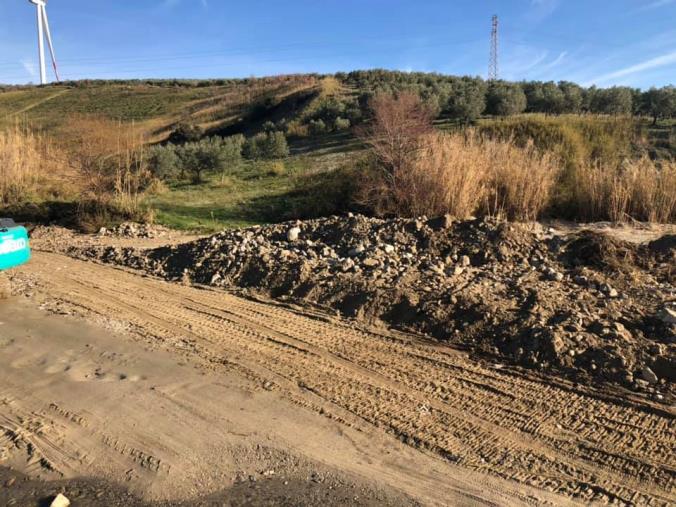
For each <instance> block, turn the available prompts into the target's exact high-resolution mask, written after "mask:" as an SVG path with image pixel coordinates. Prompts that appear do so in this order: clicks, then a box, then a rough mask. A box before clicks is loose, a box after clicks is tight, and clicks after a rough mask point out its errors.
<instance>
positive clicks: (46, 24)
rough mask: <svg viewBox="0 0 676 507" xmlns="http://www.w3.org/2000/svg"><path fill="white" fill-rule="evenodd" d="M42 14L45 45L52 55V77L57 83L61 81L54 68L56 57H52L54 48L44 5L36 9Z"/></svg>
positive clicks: (57, 71)
mask: <svg viewBox="0 0 676 507" xmlns="http://www.w3.org/2000/svg"><path fill="white" fill-rule="evenodd" d="M38 8H39V9H40V11H41V12H42V19H43V21H44V25H45V34H46V35H47V45H48V46H49V53H50V54H51V55H52V67H54V75H55V76H56V80H57V81H61V79H60V78H59V70H58V68H57V66H56V57H55V56H54V46H53V45H52V34H51V33H50V31H49V21H47V8H46V7H45V4H42V5H41V6H39V7H38Z"/></svg>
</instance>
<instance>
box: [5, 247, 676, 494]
mask: <svg viewBox="0 0 676 507" xmlns="http://www.w3.org/2000/svg"><path fill="white" fill-rule="evenodd" d="M14 282H15V284H16V285H17V287H19V288H20V291H21V292H23V294H24V296H25V297H21V298H15V300H13V301H9V302H2V303H0V305H1V310H0V311H1V313H0V321H1V322H2V324H1V325H0V465H4V466H5V467H12V470H16V471H18V472H21V473H25V474H27V475H28V476H29V477H31V478H33V479H36V478H41V479H46V480H55V479H73V478H78V477H83V476H86V477H90V478H91V480H92V481H97V480H105V481H108V482H110V483H114V484H117V485H119V486H120V487H121V488H123V490H128V491H130V492H131V493H132V494H133V495H135V497H136V498H137V499H139V500H138V501H141V500H145V501H165V502H169V503H170V504H176V503H177V502H180V501H187V502H198V501H201V500H199V499H204V498H206V497H208V496H209V495H212V494H221V495H223V496H222V497H220V498H222V499H228V498H230V499H231V503H232V504H233V505H234V504H246V503H247V501H249V503H250V504H252V505H256V504H261V503H264V502H265V501H269V502H270V503H271V504H282V503H284V501H287V502H288V504H289V505H297V504H302V505H317V504H322V503H323V504H327V505H331V504H344V505H355V504H363V505H382V504H390V505H405V504H415V503H420V504H423V505H523V504H527V505H546V504H550V505H566V504H568V503H577V502H582V503H588V502H590V501H598V502H601V503H609V502H615V503H616V504H636V505H668V504H670V503H674V502H676V459H675V458H674V456H675V453H674V448H675V446H676V427H675V425H674V411H673V409H669V408H667V409H665V408H664V407H659V406H657V405H652V404H650V402H647V401H644V400H633V399H629V398H618V397H616V396H613V395H610V394H603V393H599V392H597V391H594V390H592V389H589V388H586V387H585V386H576V385H573V384H568V383H565V382H563V381H558V382H552V381H549V380H548V379H546V378H540V377H537V376H534V375H532V374H529V373H526V372H523V371H520V370H510V369H508V368H504V367H501V366H500V365H487V364H478V363H476V362H475V361H473V360H471V359H469V358H468V357H467V355H466V354H464V353H462V352H459V351H457V350H454V349H452V348H449V347H447V346H441V345H437V344H435V343H433V342H430V341H427V340H423V339H420V338H418V337H415V336H408V335H404V334H400V333H395V332H391V331H385V330H372V329H365V328H358V327H356V326H355V325H354V324H352V323H348V322H343V321H340V320H338V319H336V318H334V317H330V316H327V315H324V314H321V313H314V312H311V311H309V310H302V309H299V308H290V307H285V306H281V305H278V304H274V303H272V302H269V301H254V300H250V299H243V298H241V297H238V296H236V295H234V294H228V293H225V292H222V291H215V290H208V289H203V288H198V287H186V286H182V285H178V284H171V283H166V282H163V281H159V280H154V279H150V278H147V277H143V276H139V275H138V274H134V273H131V272H128V271H124V270H120V269H115V268H112V267H108V266H101V265H97V264H93V263H86V262H82V261H77V260H74V259H70V258H68V257H65V256H63V255H59V254H54V253H48V252H36V254H35V257H34V259H33V260H32V261H31V263H30V264H29V265H27V266H25V267H23V268H21V269H20V270H18V271H17V272H16V273H15V274H14ZM54 314H56V315H54ZM4 473H5V474H7V470H5V471H4ZM0 475H1V474H0ZM254 480H255V481H256V484H257V485H260V484H269V485H270V487H268V488H265V487H263V488H259V489H257V490H255V489H254V490H251V488H250V487H249V486H250V484H251V483H253V482H254ZM22 484H28V485H30V488H33V489H32V490H31V491H34V492H36V494H37V495H38V496H39V495H40V494H41V493H40V492H41V491H42V492H43V493H44V491H45V490H44V489H42V490H40V488H39V487H37V488H36V486H34V483H32V482H30V481H28V482H26V481H22V480H18V481H14V483H13V484H12V485H10V486H9V487H5V488H0V502H1V501H3V499H5V500H6V501H8V500H7V499H9V498H12V494H15V495H19V496H17V497H16V498H19V497H20V498H23V499H25V498H26V494H27V493H26V491H27V490H26V488H22V487H21V485H22ZM48 484H50V483H48ZM72 484H73V483H68V482H66V483H65V484H64V483H60V485H59V487H65V488H66V490H67V491H68V489H69V488H70V487H71V486H72ZM243 484H244V485H247V486H246V489H245V490H244V492H242V488H243V486H242V485H243ZM27 487H28V486H27ZM238 487H239V488H240V489H237V488H238ZM285 488H287V489H286V490H285ZM308 488H309V489H308ZM94 489H95V488H94ZM84 490H85V492H86V491H88V489H87V488H86V487H85V488H84ZM12 491H15V493H12ZM219 492H221V493H219ZM246 492H249V493H246ZM247 494H249V495H250V496H249V497H248V498H249V500H246V499H245V497H246V495H247ZM20 495H23V496H20ZM120 495H122V493H120ZM237 495H242V496H241V498H242V502H241V503H238V501H237V498H240V497H239V496H237ZM252 495H253V496H252ZM256 495H259V496H256ZM266 495H267V496H266ZM270 495H273V496H270ZM104 498H105V497H104ZM120 498H121V497H120ZM92 504H93V503H92V502H88V501H87V502H85V501H83V502H82V503H81V505H92ZM108 504H109V505H115V504H116V503H115V502H112V501H111V502H110V503H108ZM128 504H129V503H127V504H125V505H128ZM195 504H197V503H195ZM191 505H192V504H191Z"/></svg>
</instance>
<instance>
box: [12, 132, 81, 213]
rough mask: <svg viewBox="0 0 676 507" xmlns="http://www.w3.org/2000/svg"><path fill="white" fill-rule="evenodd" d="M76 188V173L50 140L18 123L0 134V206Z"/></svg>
mask: <svg viewBox="0 0 676 507" xmlns="http://www.w3.org/2000/svg"><path fill="white" fill-rule="evenodd" d="M75 185H76V177H75V171H73V169H72V167H70V165H69V164H68V163H67V160H66V157H65V155H64V153H63V151H62V150H61V149H59V148H57V147H56V146H55V145H54V144H53V143H52V142H51V141H50V140H49V139H47V138H46V137H44V136H42V135H40V134H37V133H35V132H33V131H31V129H30V128H28V127H26V126H24V125H21V124H19V123H16V124H14V125H13V126H12V127H9V128H8V129H6V130H4V131H0V206H2V207H7V206H15V205H18V204H22V203H26V202H35V201H39V200H43V199H50V198H57V197H59V196H62V195H65V194H69V193H72V192H73V191H74V189H75Z"/></svg>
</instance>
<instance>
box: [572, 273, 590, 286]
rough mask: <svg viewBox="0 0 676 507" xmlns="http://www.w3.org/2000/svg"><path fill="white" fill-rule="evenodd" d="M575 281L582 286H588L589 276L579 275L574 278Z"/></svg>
mask: <svg viewBox="0 0 676 507" xmlns="http://www.w3.org/2000/svg"><path fill="white" fill-rule="evenodd" d="M573 281H574V282H575V283H576V284H578V285H581V286H582V287H587V286H588V285H589V278H587V277H586V276H584V275H577V276H576V277H575V278H573Z"/></svg>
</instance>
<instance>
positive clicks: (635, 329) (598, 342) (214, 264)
mask: <svg viewBox="0 0 676 507" xmlns="http://www.w3.org/2000/svg"><path fill="white" fill-rule="evenodd" d="M54 235H56V236H57V237H58V236H59V231H56V233H55V232H54V231H51V232H47V231H42V232H41V233H40V234H38V236H39V237H41V238H43V239H42V243H41V244H47V243H48V244H50V245H52V246H51V248H55V245H56V244H59V245H60V246H61V247H62V250H63V251H66V252H67V253H68V254H69V255H71V256H74V257H77V258H81V259H87V260H96V261H100V262H106V263H114V264H119V265H123V266H127V267H131V268H134V269H139V270H142V271H144V272H146V273H149V274H152V275H155V276H159V277H162V278H164V279H167V280H173V281H180V282H182V283H197V284H203V285H210V286H213V287H223V288H233V287H238V288H244V289H247V290H249V291H251V292H255V293H258V294H264V295H266V296H271V297H274V298H277V299H280V300H285V301H294V302H301V303H304V304H307V303H311V304H313V305H318V306H320V307H323V308H327V309H330V310H331V311H335V312H338V313H339V314H340V315H342V316H344V317H348V318H353V319H357V320H359V321H362V322H367V323H369V324H377V323H385V324H387V325H388V326H394V327H397V328H399V329H403V330H407V331H414V332H417V333H424V334H426V335H428V336H432V337H434V338H436V339H439V340H442V341H446V342H450V343H452V344H454V345H457V346H460V347H463V348H466V349H468V350H471V351H473V352H475V353H478V354H481V355H484V356H490V357H492V358H494V359H497V360H499V361H501V362H509V363H512V364H519V365H522V366H526V367H529V368H535V369H537V370H540V371H543V372H550V373H553V374H556V375H560V376H564V377H568V378H572V379H575V380H577V381H579V382H585V383H588V382H593V383H597V384H604V383H605V384H614V385H621V386H624V387H627V388H630V389H632V390H634V391H637V392H641V393H644V394H645V395H647V396H651V397H652V398H654V399H655V400H657V401H660V402H664V403H671V402H673V400H674V397H673V396H674V388H673V385H674V384H673V382H674V380H675V376H676V341H675V339H674V337H675V333H674V330H675V327H674V317H675V316H676V306H674V305H676V303H675V301H676V292H675V290H674V284H673V282H674V274H675V273H676V234H671V235H668V234H667V235H664V236H663V237H661V238H659V239H655V240H653V241H651V242H645V243H641V244H635V243H632V242H629V241H623V240H619V239H615V238H613V237H612V236H610V235H607V234H603V233H599V232H596V231H593V230H581V231H576V232H575V233H571V234H565V235H562V234H558V233H557V231H555V230H553V229H551V228H549V229H545V228H544V227H542V226H539V225H538V224H529V225H519V224H512V223H507V222H502V221H498V220H491V219H486V220H472V221H455V220H453V219H452V218H450V217H441V218H437V219H432V220H376V219H369V218H365V217H361V216H351V217H349V218H344V217H332V218H327V219H321V220H314V221H306V222H294V223H287V224H279V225H271V226H265V227H253V228H249V229H244V230H236V231H227V232H222V233H219V234H216V235H213V236H211V237H207V238H202V239H198V240H195V241H190V242H187V243H185V244H178V245H177V244H173V245H169V246H162V247H158V248H138V247H124V246H110V245H100V244H97V245H91V244H90V243H88V242H86V241H85V242H84V244H80V245H76V246H68V245H69V244H70V243H71V242H69V241H68V240H67V239H63V240H61V241H58V240H54ZM47 238H51V241H45V240H46V239H47ZM57 249H58V248H57Z"/></svg>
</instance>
